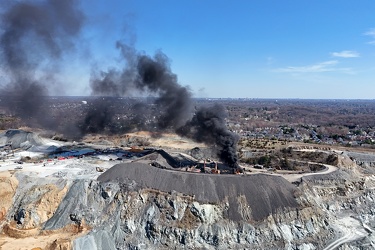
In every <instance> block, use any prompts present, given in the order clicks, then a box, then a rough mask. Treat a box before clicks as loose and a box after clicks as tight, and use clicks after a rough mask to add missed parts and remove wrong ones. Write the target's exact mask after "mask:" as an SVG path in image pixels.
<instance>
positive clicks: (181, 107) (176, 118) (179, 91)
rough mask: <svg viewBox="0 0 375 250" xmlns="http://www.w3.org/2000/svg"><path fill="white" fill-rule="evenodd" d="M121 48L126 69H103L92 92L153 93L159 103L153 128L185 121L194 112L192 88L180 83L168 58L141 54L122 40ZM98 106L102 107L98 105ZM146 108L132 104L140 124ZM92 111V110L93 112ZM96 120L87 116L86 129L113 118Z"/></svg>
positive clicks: (135, 119)
mask: <svg viewBox="0 0 375 250" xmlns="http://www.w3.org/2000/svg"><path fill="white" fill-rule="evenodd" d="M117 48H119V49H120V50H121V52H122V55H123V58H124V62H125V65H124V68H123V69H122V70H116V69H110V70H108V71H106V72H103V71H102V72H100V74H99V77H97V76H94V77H93V78H92V79H91V88H92V94H93V95H99V96H102V95H103V96H131V95H132V94H133V93H137V94H143V95H144V94H146V95H152V96H154V102H153V104H154V105H155V109H154V110H153V112H154V118H155V122H154V124H153V125H150V126H149V127H152V130H155V132H158V131H162V130H165V129H175V128H177V127H180V126H182V125H183V124H185V123H186V121H187V120H189V118H190V116H191V111H192V101H191V92H190V91H189V89H188V87H184V86H181V85H180V84H179V83H178V80H177V76H176V75H175V74H173V73H172V71H171V69H170V66H169V59H168V57H167V56H166V55H164V54H163V53H162V52H158V53H156V54H155V56H154V57H150V56H147V55H141V54H137V53H136V52H135V50H134V49H132V48H129V47H127V46H126V45H124V44H121V43H117ZM94 108H95V109H98V107H97V106H95V107H94ZM145 108H146V107H145V105H143V104H142V103H137V104H135V105H134V106H132V109H131V110H130V113H133V114H135V115H134V116H133V119H134V120H132V121H133V122H135V123H139V121H138V120H140V119H142V117H145V116H142V115H140V114H145V113H144V112H145V111H146V110H145ZM89 113H92V112H91V111H89ZM93 113H95V112H93ZM146 113H147V111H146ZM146 116H147V115H146ZM96 119H98V118H97V117H95V118H94V117H92V118H89V119H86V123H85V124H84V125H83V126H82V128H83V130H85V129H86V127H93V126H95V124H98V125H100V126H102V125H104V127H106V126H109V125H111V123H112V121H113V119H112V118H111V117H107V116H102V119H99V120H100V121H99V122H98V121H97V122H94V120H96ZM98 129H99V128H98Z"/></svg>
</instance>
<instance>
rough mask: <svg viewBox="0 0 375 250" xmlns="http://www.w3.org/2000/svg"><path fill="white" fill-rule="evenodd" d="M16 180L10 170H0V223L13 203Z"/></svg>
mask: <svg viewBox="0 0 375 250" xmlns="http://www.w3.org/2000/svg"><path fill="white" fill-rule="evenodd" d="M17 186H18V180H17V178H16V177H14V176H13V175H12V174H11V173H10V172H8V171H6V172H0V225H1V224H2V221H3V219H4V218H5V216H6V214H7V212H8V210H9V208H10V207H11V206H12V204H13V197H14V194H15V193H16V190H17Z"/></svg>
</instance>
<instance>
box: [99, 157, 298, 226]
mask: <svg viewBox="0 0 375 250" xmlns="http://www.w3.org/2000/svg"><path fill="white" fill-rule="evenodd" d="M98 181H101V182H110V181H117V182H128V181H135V182H136V183H137V184H138V185H139V186H140V187H142V188H152V189H157V190H161V191H164V192H170V191H172V190H174V191H177V192H180V193H183V194H187V195H191V196H193V197H195V199H196V200H197V201H200V202H207V203H220V202H223V201H225V202H227V203H229V209H228V215H227V216H228V218H229V219H232V220H236V221H239V220H243V219H246V218H244V216H243V214H244V213H243V211H241V209H242V208H243V205H245V204H243V203H244V199H246V200H245V202H246V203H247V205H248V206H249V207H248V209H249V210H250V213H251V219H254V220H261V219H264V218H265V217H267V216H268V215H270V214H271V213H274V212H276V211H280V210H283V209H290V208H295V207H297V206H298V204H297V201H296V199H295V196H294V195H295V193H296V192H295V187H294V186H293V185H292V184H290V183H289V182H287V181H286V180H285V179H283V178H281V177H277V176H269V175H262V174H259V175H250V176H238V175H211V174H194V173H187V172H180V171H172V170H165V169H159V168H155V167H151V166H149V165H147V164H142V163H135V162H134V163H124V164H118V165H115V166H113V167H112V168H111V169H109V170H107V171H106V172H105V173H103V174H102V175H101V176H99V178H98ZM246 207H247V206H246Z"/></svg>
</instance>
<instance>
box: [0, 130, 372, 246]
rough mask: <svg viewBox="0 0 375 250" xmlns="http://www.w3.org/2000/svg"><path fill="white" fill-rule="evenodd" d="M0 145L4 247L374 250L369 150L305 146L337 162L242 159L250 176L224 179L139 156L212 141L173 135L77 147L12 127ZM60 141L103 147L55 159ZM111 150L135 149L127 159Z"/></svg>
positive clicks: (0, 239)
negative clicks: (288, 167) (313, 167)
mask: <svg viewBox="0 0 375 250" xmlns="http://www.w3.org/2000/svg"><path fill="white" fill-rule="evenodd" d="M0 142H1V144H0V147H2V148H1V151H2V155H1V157H2V162H0V165H1V167H0V232H1V234H0V249H304V250H307V249H373V248H374V247H375V238H374V236H373V235H372V232H373V230H374V228H375V210H374V207H375V206H374V203H375V191H374V190H375V189H374V187H375V175H374V173H373V164H374V162H375V154H374V153H373V152H371V151H368V152H354V151H348V150H347V149H346V150H342V149H335V148H301V146H300V145H299V146H298V147H296V146H295V148H294V150H312V151H319V150H321V151H326V152H327V151H328V152H329V153H330V154H335V155H336V156H337V161H336V162H335V163H334V165H326V166H325V168H324V169H323V170H322V171H321V172H318V173H293V172H283V171H268V170H267V169H255V168H253V167H251V166H247V165H244V166H243V167H244V168H245V169H246V171H245V174H244V175H215V174H200V173H192V172H181V171H176V170H173V168H168V166H164V167H165V168H164V167H162V168H160V166H159V168H156V167H152V166H150V164H149V163H150V161H152V159H158V162H160V164H165V165H167V164H168V159H165V158H163V155H159V156H157V158H153V157H154V156H152V157H151V156H150V157H148V158H147V157H144V158H139V157H140V156H141V155H139V154H140V152H142V149H141V148H140V146H141V145H140V144H141V143H142V144H145V143H146V142H147V146H148V147H155V148H157V149H160V148H162V147H163V145H164V144H165V145H168V147H166V148H165V149H166V152H168V154H169V155H170V157H172V158H174V157H179V156H181V152H185V153H186V154H189V149H192V148H195V147H201V148H202V147H204V145H198V144H194V143H193V142H191V141H188V140H185V139H183V138H179V137H177V136H175V135H168V136H166V137H163V138H153V137H150V136H149V135H147V134H142V133H139V134H137V135H134V134H133V135H124V136H122V137H116V138H109V137H99V136H92V137H87V138H85V139H84V140H83V142H75V143H73V142H70V143H69V142H61V141H55V140H50V139H46V138H43V137H40V136H38V135H37V134H34V133H24V132H18V131H10V132H8V131H4V133H2V134H1V135H0ZM13 143H14V145H12V144H13ZM78 144H79V145H78ZM83 144H84V145H83ZM10 145H12V147H11V148H10ZM62 146H65V147H68V148H77V147H78V146H79V147H80V148H81V149H82V147H85V148H87V147H90V148H94V149H100V150H102V151H97V152H103V153H98V154H92V155H85V156H84V157H67V158H64V159H62V158H61V159H60V158H59V157H57V156H56V157H54V158H52V159H48V156H46V155H48V154H50V153H51V152H53V150H56V148H59V147H62ZM128 146H130V147H133V148H130V147H128ZM110 147H120V148H121V149H125V148H126V149H128V150H130V151H129V152H132V153H131V155H128V156H127V157H122V156H121V157H119V155H118V153H113V152H119V151H110V150H107V149H108V148H110ZM105 150H107V151H105ZM104 152H106V153H104ZM121 152H123V151H121ZM174 152H175V153H174ZM202 152H205V151H202ZM193 155H194V154H193ZM208 155H210V153H208V152H206V153H204V154H203V156H201V157H200V158H202V157H207V156H208ZM190 157H191V156H190ZM139 159H142V160H141V161H140V160H139ZM163 159H164V160H163ZM21 160H22V162H23V163H22V164H20V163H19V161H21ZM197 160H199V159H197Z"/></svg>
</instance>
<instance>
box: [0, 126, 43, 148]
mask: <svg viewBox="0 0 375 250" xmlns="http://www.w3.org/2000/svg"><path fill="white" fill-rule="evenodd" d="M5 145H11V146H12V149H16V148H23V149H29V148H31V147H33V146H41V145H43V142H42V139H41V138H40V137H39V136H38V135H37V134H35V133H32V132H27V131H24V130H19V129H10V130H7V131H5V132H3V133H1V134H0V146H5Z"/></svg>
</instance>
